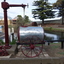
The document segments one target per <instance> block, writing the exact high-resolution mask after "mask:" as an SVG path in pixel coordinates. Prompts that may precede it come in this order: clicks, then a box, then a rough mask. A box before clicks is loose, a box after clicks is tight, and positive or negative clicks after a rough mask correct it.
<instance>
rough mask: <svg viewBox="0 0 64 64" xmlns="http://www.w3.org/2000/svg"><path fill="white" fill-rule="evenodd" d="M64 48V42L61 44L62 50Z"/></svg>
mask: <svg viewBox="0 0 64 64" xmlns="http://www.w3.org/2000/svg"><path fill="white" fill-rule="evenodd" d="M63 48H64V42H63V41H62V42H61V49H63Z"/></svg>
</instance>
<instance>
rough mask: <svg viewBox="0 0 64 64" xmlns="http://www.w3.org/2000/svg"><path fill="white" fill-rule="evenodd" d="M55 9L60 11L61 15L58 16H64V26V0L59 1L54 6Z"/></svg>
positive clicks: (63, 17) (63, 18)
mask: <svg viewBox="0 0 64 64" xmlns="http://www.w3.org/2000/svg"><path fill="white" fill-rule="evenodd" d="M53 7H56V8H57V9H59V15H58V16H62V24H63V20H64V0H57V2H56V3H54V4H53Z"/></svg>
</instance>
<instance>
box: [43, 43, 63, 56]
mask: <svg viewBox="0 0 64 64" xmlns="http://www.w3.org/2000/svg"><path fill="white" fill-rule="evenodd" d="M43 48H44V49H45V50H46V52H47V53H48V54H49V56H50V57H63V56H64V49H61V43H51V44H50V45H48V46H46V45H44V47H43Z"/></svg>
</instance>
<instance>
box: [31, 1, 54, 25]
mask: <svg viewBox="0 0 64 64" xmlns="http://www.w3.org/2000/svg"><path fill="white" fill-rule="evenodd" d="M33 6H36V7H37V8H36V9H33V10H32V14H33V17H34V18H35V19H40V20H42V24H44V19H46V18H51V17H53V16H54V14H53V12H52V6H50V5H49V4H48V3H47V2H44V0H39V1H34V3H33Z"/></svg>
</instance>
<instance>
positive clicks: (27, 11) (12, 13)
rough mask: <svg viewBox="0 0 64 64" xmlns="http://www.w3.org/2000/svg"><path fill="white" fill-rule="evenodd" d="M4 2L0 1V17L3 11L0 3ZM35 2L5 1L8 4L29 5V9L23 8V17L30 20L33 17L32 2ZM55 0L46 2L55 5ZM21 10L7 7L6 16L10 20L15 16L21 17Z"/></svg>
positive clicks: (30, 0) (32, 0) (21, 0)
mask: <svg viewBox="0 0 64 64" xmlns="http://www.w3.org/2000/svg"><path fill="white" fill-rule="evenodd" d="M3 1H4V0H0V16H3V9H2V8H1V2H3ZM34 1H36V0H6V2H8V3H9V4H25V5H27V3H28V5H29V7H27V6H26V7H25V15H27V16H28V17H29V19H30V20H34V18H33V15H32V9H34V8H35V6H32V5H33V2H34ZM56 1H57V0H48V2H50V3H55V2H56ZM23 14H24V13H23V8H22V7H9V9H7V15H8V16H9V17H11V18H12V19H13V18H15V17H16V16H17V15H22V17H23Z"/></svg>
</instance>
